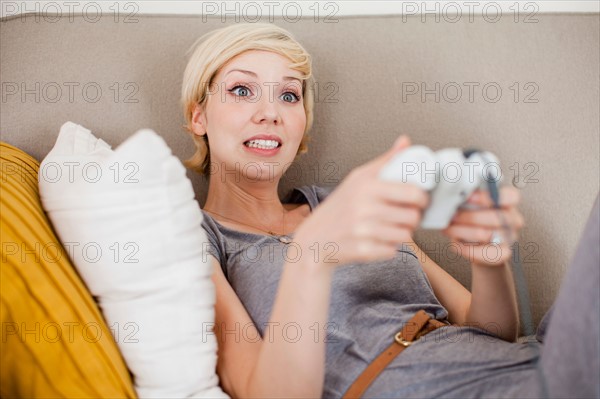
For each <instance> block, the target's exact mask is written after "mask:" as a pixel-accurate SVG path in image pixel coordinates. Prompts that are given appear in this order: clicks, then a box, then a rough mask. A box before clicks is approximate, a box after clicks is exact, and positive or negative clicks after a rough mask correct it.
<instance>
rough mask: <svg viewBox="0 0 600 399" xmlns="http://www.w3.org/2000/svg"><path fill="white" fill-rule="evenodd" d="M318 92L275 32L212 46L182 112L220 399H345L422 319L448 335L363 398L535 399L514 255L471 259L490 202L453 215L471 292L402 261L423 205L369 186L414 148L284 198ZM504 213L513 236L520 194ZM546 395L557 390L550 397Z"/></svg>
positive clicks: (307, 65) (490, 218) (193, 67)
mask: <svg viewBox="0 0 600 399" xmlns="http://www.w3.org/2000/svg"><path fill="white" fill-rule="evenodd" d="M312 81H313V76H312V71H311V58H310V56H309V54H308V53H307V52H306V51H305V50H304V48H303V47H302V46H301V45H300V44H299V43H298V42H297V41H296V40H294V39H293V37H292V36H291V35H290V34H289V32H287V31H285V30H284V29H282V28H279V27H277V26H275V25H271V24H238V25H232V26H229V27H225V28H222V29H219V30H216V31H213V32H210V33H209V34H207V35H205V36H204V37H202V38H200V39H199V41H198V43H197V44H196V45H195V47H194V50H193V53H192V55H191V58H190V60H189V63H188V66H187V68H186V71H185V75H184V79H183V90H182V101H183V106H184V113H185V117H186V121H187V128H188V130H189V132H190V134H191V137H192V139H193V141H194V143H195V146H196V153H195V154H194V156H193V157H192V158H191V159H190V160H189V161H188V166H189V167H191V168H193V169H195V170H197V171H198V172H200V173H204V174H206V175H208V176H212V177H211V178H210V180H209V187H208V197H207V200H206V203H205V204H204V207H203V211H204V216H205V218H204V224H203V226H204V228H205V229H206V231H207V233H208V237H209V240H210V247H209V253H210V255H211V256H212V257H214V263H215V268H214V276H213V280H214V283H215V286H216V327H215V333H216V335H217V339H218V343H219V351H218V365H217V371H218V374H219V376H220V382H221V385H222V387H223V388H224V390H225V391H226V392H228V393H229V394H230V395H231V396H233V397H244V398H245V397H260V398H266V397H278V398H283V397H294V398H299V397H306V398H316V397H341V396H342V395H343V394H344V393H345V392H346V391H347V390H348V388H349V387H350V385H351V384H352V382H353V381H354V380H355V379H356V378H357V377H358V376H359V375H360V374H361V373H362V372H363V370H365V368H366V367H367V366H368V365H369V363H371V362H372V361H373V360H374V359H375V358H376V357H377V356H378V355H380V353H382V352H383V351H384V350H385V349H386V347H387V346H388V345H389V344H390V342H391V341H393V337H394V334H395V333H396V332H397V331H398V330H399V328H400V327H401V326H402V325H403V324H404V323H407V321H408V320H409V319H411V317H412V316H413V315H414V314H415V313H416V312H417V311H419V310H421V309H422V310H424V311H425V312H426V314H427V315H429V317H431V318H433V319H435V320H437V321H438V322H439V323H438V324H439V325H443V326H444V327H441V328H438V329H437V330H435V331H434V332H431V333H429V334H427V335H424V336H423V337H422V338H421V339H419V340H417V341H416V342H415V343H414V344H412V345H411V346H410V347H408V348H407V349H406V350H404V352H402V353H401V354H400V355H399V356H397V357H396V358H395V359H394V360H393V361H392V362H391V363H390V364H389V365H388V366H387V367H385V369H384V370H383V371H382V372H381V373H380V374H379V375H378V376H377V378H375V380H374V381H373V382H372V383H371V384H370V385H369V387H368V389H367V390H366V392H365V393H364V396H366V397H367V396H368V397H409V396H410V397H434V396H448V397H481V396H493V397H500V396H519V397H522V396H526V395H532V396H535V395H537V394H539V392H541V391H539V390H540V382H539V381H540V380H539V376H538V374H537V371H536V353H537V352H536V351H535V350H525V349H526V348H525V347H524V345H521V344H515V343H511V342H513V341H514V340H515V338H516V337H517V333H518V312H517V303H516V298H515V291H514V288H513V284H512V277H511V272H510V269H509V266H508V265H507V264H506V260H507V259H508V258H509V257H510V256H511V251H510V246H509V244H508V243H506V242H504V243H502V244H501V249H502V257H501V259H497V260H496V262H494V263H491V262H489V261H488V260H486V258H485V257H484V256H482V254H481V251H480V249H481V248H482V247H483V246H484V245H485V244H488V243H489V242H490V240H491V238H492V235H493V233H494V231H496V230H498V229H500V227H501V226H500V224H499V221H498V218H497V215H496V214H495V213H493V212H491V211H490V207H491V202H490V200H489V199H488V197H487V196H486V195H484V194H483V193H475V194H474V195H473V196H472V197H471V198H470V201H471V202H472V203H474V204H478V205H480V206H481V207H482V208H483V209H481V210H479V211H468V212H467V211H462V212H459V213H458V214H457V216H456V217H455V218H454V220H453V222H452V224H451V226H450V227H449V228H448V229H446V230H445V231H444V232H445V234H447V235H448V236H449V237H450V238H451V239H452V240H454V241H455V242H456V243H457V245H459V246H464V243H465V242H478V243H479V245H478V246H475V247H472V246H471V247H472V248H474V250H473V251H472V252H471V253H472V258H471V259H470V260H471V261H472V277H473V278H472V281H473V283H472V290H471V292H469V291H468V290H466V289H465V288H464V287H463V286H462V285H461V284H459V283H458V282H457V281H456V280H455V279H454V278H452V277H451V276H450V275H449V274H447V273H446V272H445V271H444V270H443V269H441V268H440V267H439V266H438V265H436V264H435V263H434V262H433V261H432V260H431V259H428V258H427V259H426V260H425V261H424V262H419V261H418V260H417V257H416V256H415V254H414V253H413V252H412V251H411V250H410V248H416V245H415V244H414V242H413V241H412V238H411V237H412V233H413V231H414V229H415V228H416V227H417V226H418V224H419V220H420V217H421V211H422V210H423V209H424V207H426V205H427V203H428V197H427V194H426V193H425V192H424V191H422V190H420V189H418V188H416V187H415V186H412V185H407V184H399V183H390V182H383V181H380V180H379V179H378V178H377V176H378V173H379V171H380V169H381V168H382V166H383V165H385V164H386V162H387V161H388V160H389V159H390V158H391V157H392V156H393V155H394V154H395V153H397V152H399V151H401V150H402V149H404V148H406V147H408V146H409V145H410V141H409V139H408V138H407V137H404V136H403V137H400V138H399V139H398V140H397V141H396V143H395V144H394V145H393V148H391V149H390V150H389V151H387V152H386V153H385V154H383V155H381V156H380V157H378V158H376V159H375V160H373V161H372V162H370V163H368V164H366V165H364V166H361V167H359V168H357V169H355V170H354V171H352V172H351V173H350V174H349V175H348V176H347V178H346V179H345V180H344V181H343V182H342V183H341V184H340V185H339V186H338V187H337V188H336V189H335V190H334V191H333V192H332V193H329V192H327V190H324V189H322V188H319V187H315V186H310V187H301V188H298V189H296V190H294V191H293V192H292V193H291V194H290V195H289V196H288V197H287V198H286V199H284V200H282V199H280V198H279V196H278V190H277V187H278V184H279V181H280V179H281V177H282V175H283V174H284V172H285V170H286V168H287V167H288V166H289V165H290V164H291V162H293V161H294V159H295V158H296V157H297V156H298V155H299V154H301V153H303V152H305V151H306V150H307V142H308V132H309V130H310V127H311V125H312V121H313V97H312V92H311V90H310V89H311V87H312ZM223 172H225V173H223ZM501 201H502V210H501V212H502V213H503V214H504V217H505V218H506V220H507V221H508V225H509V228H510V230H511V231H512V234H513V235H515V236H516V234H517V232H518V230H519V229H520V228H521V227H522V225H523V218H522V217H521V214H520V213H519V212H518V210H517V208H516V205H517V204H518V202H519V196H518V192H517V191H515V190H514V189H512V188H508V187H507V188H503V189H502V191H501ZM505 241H506V240H505ZM464 249H465V251H464V252H463V253H467V252H466V247H464ZM478 250H479V251H478ZM596 272H597V270H596ZM596 274H597V273H596ZM596 320H597V317H596ZM550 358H551V355H548V359H550ZM542 363H543V362H542ZM544 367H546V368H545V369H544V371H545V372H553V371H556V370H553V369H552V367H556V365H553V364H544ZM596 371H597V368H596ZM548 375H550V374H548ZM553 378H554V376H553ZM573 382H575V383H577V382H578V381H577V380H576V379H575V380H573ZM574 387H577V385H573V384H571V385H570V386H569V387H567V388H568V389H572V388H574ZM589 388H590V387H589V384H588V385H585V384H584V387H581V386H579V389H580V391H579V392H580V393H581V392H584V391H585V390H586V389H589ZM592 388H593V387H592ZM550 389H551V390H552V391H551V392H552V393H553V394H554V393H558V394H560V393H561V392H562V391H561V389H564V387H561V386H560V384H559V385H556V384H554V381H550ZM582 390H584V391H582ZM585 392H587V391H585ZM596 392H597V391H596Z"/></svg>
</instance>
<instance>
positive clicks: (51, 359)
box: [0, 143, 135, 398]
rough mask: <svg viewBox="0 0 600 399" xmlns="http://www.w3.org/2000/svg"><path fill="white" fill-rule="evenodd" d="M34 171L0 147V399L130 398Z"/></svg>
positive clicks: (34, 165)
mask: <svg viewBox="0 0 600 399" xmlns="http://www.w3.org/2000/svg"><path fill="white" fill-rule="evenodd" d="M38 169H39V164H38V162H37V161H36V160H34V159H33V158H32V157H30V156H29V155H27V154H26V153H24V152H22V151H21V150H19V149H17V148H15V147H13V146H10V145H8V144H4V143H0V181H1V183H0V187H1V195H0V215H1V222H0V233H1V234H0V236H1V237H2V247H1V251H0V252H1V257H2V262H1V264H2V267H1V268H0V276H1V278H0V286H1V288H0V294H1V309H0V318H1V322H2V340H1V344H0V345H1V351H0V378H1V380H2V384H1V385H0V386H1V389H0V397H3V398H14V397H24V398H35V397H78V398H84V397H88V398H98V397H127V398H133V397H135V392H134V389H133V386H132V383H131V379H130V376H129V373H128V371H127V368H126V367H125V364H124V362H123V359H122V358H121V355H120V353H119V351H118V349H117V346H116V345H115V342H114V340H113V338H112V336H111V333H110V331H109V329H108V327H107V326H106V324H105V323H104V320H103V319H102V316H101V314H100V312H99V310H98V308H97V307H96V304H95V303H94V300H93V299H92V297H91V296H90V294H89V293H88V291H87V290H86V288H85V286H84V284H83V283H82V282H81V280H80V278H79V276H78V275H77V273H76V272H75V270H74V269H73V267H72V265H71V262H70V261H69V258H68V256H67V253H66V252H65V251H63V248H62V247H61V245H60V244H59V242H58V239H57V238H56V236H55V234H54V232H53V231H52V228H51V226H50V224H49V222H48V219H47V218H46V215H45V214H44V211H43V209H42V206H41V204H40V200H39V196H38V184H37V178H38Z"/></svg>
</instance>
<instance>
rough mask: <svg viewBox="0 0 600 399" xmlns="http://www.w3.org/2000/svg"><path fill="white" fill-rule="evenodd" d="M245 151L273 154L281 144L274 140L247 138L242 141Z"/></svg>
mask: <svg viewBox="0 0 600 399" xmlns="http://www.w3.org/2000/svg"><path fill="white" fill-rule="evenodd" d="M244 147H246V150H247V151H250V152H252V153H255V154H259V155H275V154H276V153H277V152H279V149H280V148H281V144H280V143H278V142H277V141H275V140H263V139H256V140H248V141H246V142H245V143H244Z"/></svg>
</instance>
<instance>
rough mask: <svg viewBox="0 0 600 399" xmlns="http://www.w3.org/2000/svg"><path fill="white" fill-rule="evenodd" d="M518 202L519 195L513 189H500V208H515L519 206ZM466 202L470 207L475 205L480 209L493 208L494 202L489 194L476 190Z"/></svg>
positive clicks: (503, 187)
mask: <svg viewBox="0 0 600 399" xmlns="http://www.w3.org/2000/svg"><path fill="white" fill-rule="evenodd" d="M520 201H521V193H520V192H519V190H517V189H516V188H515V187H512V186H502V187H500V207H501V208H507V207H512V206H516V205H518V204H519V202H520ZM467 202H468V203H469V204H472V205H477V206H479V207H481V208H492V207H493V206H494V202H493V201H492V197H491V196H490V193H489V192H488V191H485V190H476V191H475V192H474V193H473V194H471V196H470V197H469V199H468V200H467Z"/></svg>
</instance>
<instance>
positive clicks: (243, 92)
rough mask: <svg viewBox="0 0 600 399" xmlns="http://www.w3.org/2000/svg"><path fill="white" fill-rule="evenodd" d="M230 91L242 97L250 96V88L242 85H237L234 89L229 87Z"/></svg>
mask: <svg viewBox="0 0 600 399" xmlns="http://www.w3.org/2000/svg"><path fill="white" fill-rule="evenodd" d="M229 91H230V92H231V93H233V94H235V95H236V96H240V97H248V96H249V95H250V89H249V88H247V87H246V86H241V85H238V86H235V87H233V88H232V89H229Z"/></svg>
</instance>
